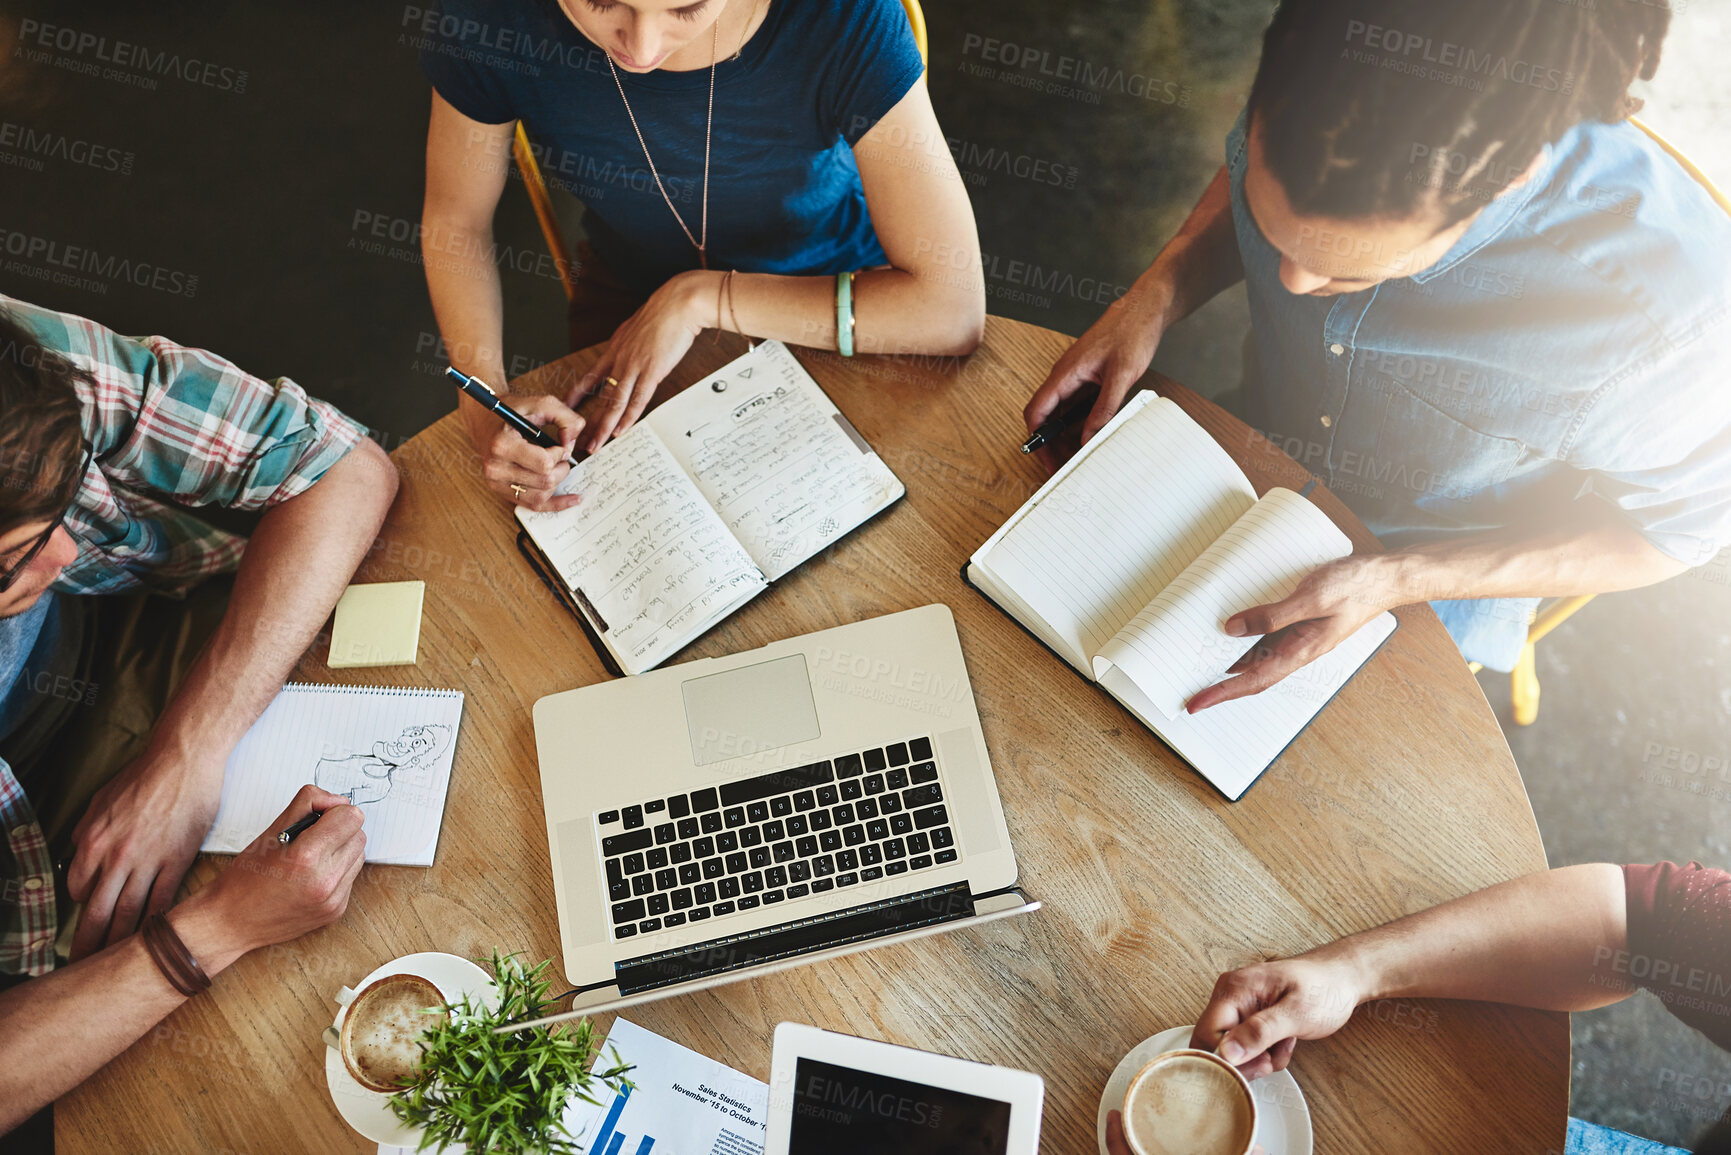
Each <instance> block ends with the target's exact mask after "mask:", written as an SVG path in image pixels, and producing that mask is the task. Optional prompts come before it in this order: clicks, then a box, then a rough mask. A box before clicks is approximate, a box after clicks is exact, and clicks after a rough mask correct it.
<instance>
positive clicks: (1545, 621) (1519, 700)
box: [1472, 117, 1731, 726]
mask: <svg viewBox="0 0 1731 1155" xmlns="http://www.w3.org/2000/svg"><path fill="white" fill-rule="evenodd" d="M1629 123H1630V124H1632V125H1634V126H1635V127H1636V128H1638V129H1640V130H1641V131H1642V132H1644V133H1646V134H1647V135H1648V136H1649V137H1651V138H1652V140H1653V143H1654V144H1657V145H1658V146H1659V147H1660V148H1662V149H1664V150H1665V151H1666V152H1668V153H1670V154H1671V157H1672V159H1673V160H1675V161H1676V162H1677V163H1678V164H1680V165H1682V166H1683V171H1684V172H1686V173H1688V174H1689V175H1690V176H1692V177H1694V178H1695V180H1696V181H1697V182H1699V183H1700V185H1701V187H1702V188H1704V189H1706V190H1707V194H1708V195H1709V196H1711V197H1712V198H1713V200H1714V202H1715V203H1717V204H1718V206H1719V207H1720V208H1722V209H1724V210H1725V211H1726V213H1728V214H1731V197H1727V196H1726V195H1725V194H1724V193H1723V192H1721V191H1720V190H1719V189H1718V188H1717V187H1715V186H1714V184H1713V182H1712V181H1711V180H1709V179H1707V174H1706V173H1704V172H1702V171H1701V170H1700V169H1699V168H1697V167H1695V162H1694V161H1692V160H1690V159H1689V158H1688V157H1687V156H1684V155H1683V152H1682V150H1681V149H1679V148H1678V147H1677V146H1676V145H1674V144H1672V143H1671V142H1670V141H1668V140H1666V139H1665V138H1664V137H1662V136H1660V135H1659V134H1658V133H1656V132H1654V131H1653V130H1652V129H1651V128H1649V127H1647V125H1645V124H1643V123H1642V122H1641V121H1639V120H1637V119H1635V118H1634V117H1630V118H1629ZM1592 600H1593V595H1592V594H1581V595H1578V596H1576V597H1571V598H1558V599H1557V600H1556V601H1553V602H1552V603H1551V604H1550V605H1548V606H1544V607H1542V608H1541V609H1540V610H1539V612H1538V613H1536V614H1534V615H1533V622H1532V625H1530V626H1528V627H1527V644H1526V645H1525V646H1524V647H1522V649H1521V656H1520V660H1518V661H1517V662H1516V663H1515V668H1514V670H1513V672H1511V673H1510V674H1509V705H1510V707H1511V708H1512V712H1513V714H1514V716H1515V723H1516V724H1517V725H1521V726H1531V725H1532V724H1533V722H1534V721H1535V720H1536V719H1537V718H1538V716H1539V671H1538V664H1537V651H1536V650H1535V649H1534V646H1535V645H1537V643H1538V640H1539V639H1540V638H1542V637H1544V636H1545V635H1546V634H1548V633H1550V632H1551V631H1552V630H1554V629H1556V628H1557V627H1558V626H1560V625H1562V624H1563V623H1564V622H1565V621H1567V620H1568V619H1569V618H1570V617H1572V616H1573V615H1574V613H1575V611H1576V610H1579V609H1580V608H1581V607H1582V606H1584V605H1586V604H1587V603H1588V602H1590V601H1592ZM1482 668H1483V667H1481V666H1480V665H1479V663H1477V662H1474V663H1472V670H1473V673H1475V674H1476V673H1478V672H1479V670H1480V669H1482Z"/></svg>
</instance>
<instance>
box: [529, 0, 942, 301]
mask: <svg viewBox="0 0 1731 1155" xmlns="http://www.w3.org/2000/svg"><path fill="white" fill-rule="evenodd" d="M902 8H903V10H904V11H906V12H907V14H908V24H909V25H911V26H912V28H913V32H914V40H915V41H916V42H917V43H918V44H919V46H920V61H921V62H922V63H924V62H925V61H928V60H930V59H931V57H930V56H929V55H928V49H927V38H926V14H925V12H924V11H922V10H921V8H920V0H902ZM511 156H512V158H513V159H515V160H516V162H517V171H518V172H520V173H522V174H523V187H524V188H525V189H526V190H528V193H529V203H530V204H531V205H533V206H534V209H535V219H536V220H538V221H540V222H541V235H542V236H543V237H545V238H546V240H547V250H548V251H549V252H551V253H552V254H553V258H554V262H555V263H556V264H557V265H558V266H559V283H560V284H562V285H563V286H564V287H565V299H566V300H567V301H569V300H571V299H572V298H573V297H575V296H576V295H577V268H576V266H575V265H573V264H572V263H571V250H570V249H568V248H567V247H566V246H565V234H564V232H563V230H561V229H560V228H559V217H558V215H557V214H555V213H554V211H553V198H552V197H550V196H548V195H547V182H546V180H544V179H543V178H542V176H541V165H540V164H539V163H538V162H537V161H536V160H535V151H534V149H532V148H530V147H529V134H528V133H526V132H524V131H523V122H522V121H520V120H519V121H518V122H517V135H516V139H515V140H513V141H512V142H511Z"/></svg>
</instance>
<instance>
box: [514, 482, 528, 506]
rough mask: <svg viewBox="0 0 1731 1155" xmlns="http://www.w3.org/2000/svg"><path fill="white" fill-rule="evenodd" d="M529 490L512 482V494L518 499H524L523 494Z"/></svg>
mask: <svg viewBox="0 0 1731 1155" xmlns="http://www.w3.org/2000/svg"><path fill="white" fill-rule="evenodd" d="M527 492H529V491H528V490H526V489H524V488H523V487H522V486H521V485H518V484H516V483H515V482H513V483H512V485H511V496H512V497H514V498H516V499H517V500H518V501H522V500H523V495H524V494H525V493H527Z"/></svg>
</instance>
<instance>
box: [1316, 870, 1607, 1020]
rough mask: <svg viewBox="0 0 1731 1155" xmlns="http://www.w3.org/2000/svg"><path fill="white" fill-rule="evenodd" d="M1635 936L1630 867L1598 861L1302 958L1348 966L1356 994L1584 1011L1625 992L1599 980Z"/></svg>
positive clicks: (1507, 885)
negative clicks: (1607, 960) (1608, 957)
mask: <svg viewBox="0 0 1731 1155" xmlns="http://www.w3.org/2000/svg"><path fill="white" fill-rule="evenodd" d="M1627 938H1628V925H1627V920H1626V916H1625V902H1624V895H1623V874H1622V871H1621V870H1619V869H1618V868H1617V867H1615V866H1610V865H1606V864H1604V863H1595V864H1592V865H1588V866H1569V867H1563V868H1561V869H1558V870H1552V871H1548V872H1545V873H1541V874H1532V875H1528V876H1526V877H1524V878H1517V879H1514V880H1512V881H1509V882H1504V883H1501V884H1499V885H1497V886H1493V887H1490V888H1488V889H1485V890H1481V891H1477V892H1476V893H1473V894H1469V895H1466V896H1465V897H1462V898H1458V899H1455V900H1454V901H1452V902H1445V903H1443V904H1442V905H1440V906H1436V907H1433V908H1431V909H1430V910H1427V911H1423V912H1421V913H1419V914H1415V915H1411V916H1409V917H1407V918H1403V919H1401V920H1399V921H1398V922H1392V923H1389V924H1388V925H1387V926H1383V927H1378V928H1377V929H1376V930H1371V931H1366V932H1364V933H1362V934H1355V935H1351V936H1349V937H1347V938H1343V939H1341V940H1339V941H1338V942H1335V943H1331V944H1330V945H1328V946H1326V947H1322V948H1319V949H1318V950H1315V951H1310V952H1308V953H1307V954H1305V955H1303V956H1300V957H1302V958H1310V959H1315V960H1317V961H1329V962H1335V963H1339V964H1343V965H1345V966H1347V967H1348V968H1349V970H1350V972H1351V973H1352V974H1354V975H1355V976H1356V978H1357V987H1358V999H1359V1001H1360V1002H1368V1001H1370V1000H1372V999H1386V998H1400V997H1406V998H1437V999H1480V1000H1484V1001H1487V1002H1498V1003H1509V1004H1512V1005H1515V1006H1523V1007H1537V1008H1540V1009H1542V1010H1554V1011H1577V1010H1587V1009H1590V1008H1592V1007H1599V1006H1604V1005H1605V1004H1607V1003H1613V1002H1616V1001H1617V1000H1619V999H1621V998H1623V997H1625V996H1626V995H1627V993H1628V992H1627V990H1626V989H1624V990H1617V989H1613V988H1610V987H1607V986H1604V985H1599V984H1595V983H1594V982H1593V978H1594V971H1593V965H1594V960H1595V958H1602V957H1604V955H1603V951H1604V950H1605V949H1606V948H1608V949H1610V950H1612V951H1616V950H1621V949H1623V947H1624V945H1625V943H1626V941H1627Z"/></svg>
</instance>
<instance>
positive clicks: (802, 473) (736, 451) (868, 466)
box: [648, 341, 904, 581]
mask: <svg viewBox="0 0 1731 1155" xmlns="http://www.w3.org/2000/svg"><path fill="white" fill-rule="evenodd" d="M648 423H649V424H650V425H651V426H653V427H654V429H655V431H656V432H657V433H659V434H660V435H661V441H662V444H664V445H666V446H667V448H668V449H669V450H670V451H671V452H672V453H673V456H674V457H675V458H676V459H677V460H678V461H679V464H680V465H681V466H683V467H684V469H685V471H686V472H687V473H688V474H690V475H691V478H692V480H694V481H695V482H697V488H698V489H699V490H701V491H702V492H703V496H704V497H705V498H706V499H708V501H709V504H710V505H711V506H713V507H714V508H715V511H716V512H717V513H719V514H720V515H721V520H722V523H723V524H724V525H726V526H727V528H728V531H729V532H731V533H732V534H733V536H734V537H736V538H738V539H739V542H740V544H741V545H743V546H745V551H746V552H747V553H749V554H750V555H751V558H752V560H753V561H755V562H756V563H757V565H758V568H759V569H761V570H763V572H764V575H765V576H766V577H768V578H769V580H770V581H775V580H777V579H778V578H780V577H781V576H782V575H783V574H786V573H787V572H788V571H790V570H792V569H793V568H794V567H796V566H798V565H799V564H800V563H801V562H803V561H805V560H806V559H807V558H809V557H811V556H812V555H813V554H815V553H817V552H818V551H819V550H821V549H823V548H824V547H825V546H827V545H829V544H831V543H832V542H835V541H838V540H840V539H841V538H842V537H844V536H846V535H847V534H848V533H850V532H851V531H853V530H854V529H856V528H857V527H858V526H859V525H860V524H861V523H862V522H864V521H865V520H866V519H868V518H869V517H871V516H872V515H873V514H875V513H877V512H878V511H880V510H882V509H884V508H885V507H887V506H889V505H891V504H892V503H893V502H895V500H896V499H897V498H899V497H901V495H902V493H903V492H904V490H903V488H902V483H901V482H900V481H898V480H896V475H895V474H893V473H891V472H890V467H889V466H887V465H885V464H884V462H883V459H882V458H880V457H879V456H878V455H877V454H876V453H874V452H872V448H871V446H869V445H867V444H866V443H865V441H864V440H863V439H862V438H861V437H860V436H859V434H858V433H857V432H855V431H854V428H853V426H852V425H850V424H848V422H847V419H846V418H845V417H843V416H842V414H841V411H840V410H838V409H837V408H836V407H835V405H834V403H832V402H831V401H830V399H829V397H828V396H827V395H826V394H825V393H824V391H823V390H822V389H821V388H819V386H818V383H817V382H816V381H814V380H813V379H812V376H811V374H810V373H807V372H806V371H805V366H803V365H801V364H800V363H799V362H798V361H796V360H794V356H793V354H792V353H790V352H788V351H787V346H785V345H783V344H782V343H781V342H780V341H765V342H764V343H763V344H761V345H759V346H758V347H757V348H756V349H754V350H752V351H751V352H749V353H747V354H745V355H744V356H743V357H739V358H736V359H735V360H733V361H731V362H729V363H728V364H727V365H725V366H724V367H723V368H722V369H721V370H720V371H719V372H717V373H715V374H714V375H712V376H710V377H706V378H705V379H703V380H702V381H699V382H698V383H697V384H695V385H693V386H691V388H689V389H686V390H685V391H683V392H682V393H680V394H679V395H678V396H676V397H673V398H671V399H670V400H668V402H667V403H666V404H664V405H662V406H660V407H659V408H658V409H656V410H655V411H654V412H652V413H651V414H650V415H649V418H648Z"/></svg>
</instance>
